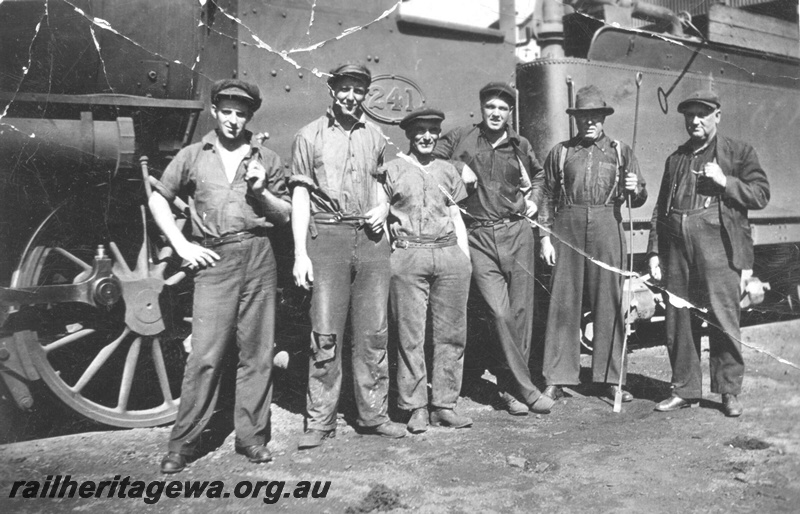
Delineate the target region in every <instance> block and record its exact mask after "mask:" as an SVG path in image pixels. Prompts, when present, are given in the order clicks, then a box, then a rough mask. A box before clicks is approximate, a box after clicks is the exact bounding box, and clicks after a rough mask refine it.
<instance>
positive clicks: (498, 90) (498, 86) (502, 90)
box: [478, 82, 517, 106]
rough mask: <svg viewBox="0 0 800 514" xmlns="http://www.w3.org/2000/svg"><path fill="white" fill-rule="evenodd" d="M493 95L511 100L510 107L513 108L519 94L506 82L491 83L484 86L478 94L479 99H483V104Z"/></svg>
mask: <svg viewBox="0 0 800 514" xmlns="http://www.w3.org/2000/svg"><path fill="white" fill-rule="evenodd" d="M491 95H499V96H504V97H506V98H507V99H508V100H509V102H508V103H509V105H512V106H513V105H514V100H516V98H517V92H516V91H515V90H514V88H512V87H511V86H509V85H508V84H506V83H505V82H489V83H488V84H486V85H485V86H483V87H482V88H481V91H480V93H478V97H479V98H480V99H481V102H483V101H484V100H485V99H486V98H487V97H489V96H491Z"/></svg>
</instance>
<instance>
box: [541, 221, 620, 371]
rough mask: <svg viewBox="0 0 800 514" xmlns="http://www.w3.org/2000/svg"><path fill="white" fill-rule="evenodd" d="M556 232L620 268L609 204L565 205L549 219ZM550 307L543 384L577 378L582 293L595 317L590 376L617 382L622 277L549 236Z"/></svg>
mask: <svg viewBox="0 0 800 514" xmlns="http://www.w3.org/2000/svg"><path fill="white" fill-rule="evenodd" d="M553 231H554V232H555V234H556V235H557V236H558V237H559V238H561V239H563V240H564V241H566V242H568V243H569V244H571V245H573V246H575V247H576V248H580V249H581V250H583V251H584V252H586V253H588V254H589V255H591V256H593V257H594V258H596V259H598V260H599V261H602V262H604V263H606V264H609V265H611V266H614V267H616V268H621V267H622V266H623V263H624V262H625V251H626V250H625V248H626V245H625V238H624V237H623V231H622V226H621V224H620V220H619V218H618V217H617V214H615V210H614V207H613V206H603V205H600V206H587V205H567V206H565V207H564V208H562V209H560V210H559V212H558V214H557V216H556V220H555V223H554V225H553ZM554 245H555V248H556V265H555V268H554V269H553V278H552V287H551V298H550V309H549V313H548V316H547V332H546V336H545V345H544V361H543V364H542V373H543V375H544V377H545V380H546V382H547V384H548V385H575V384H579V383H580V381H579V379H578V375H579V374H580V368H581V342H580V341H581V334H580V331H581V316H582V315H583V294H584V291H585V292H586V293H587V294H588V299H589V304H590V307H591V310H592V317H593V321H594V337H593V338H592V347H593V351H592V380H593V381H594V382H600V383H618V382H619V375H620V359H621V357H622V344H623V336H624V330H625V329H624V320H623V313H622V280H623V278H622V277H621V276H620V275H618V274H616V273H613V272H611V271H608V270H605V269H603V268H601V267H600V266H598V265H597V264H594V263H592V262H591V261H589V260H587V259H586V258H584V257H583V256H582V255H580V254H579V253H578V252H576V251H574V250H572V249H571V248H569V247H568V246H567V245H565V244H564V243H562V242H561V241H559V240H557V239H556V240H555V241H554Z"/></svg>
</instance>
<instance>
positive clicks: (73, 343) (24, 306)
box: [0, 0, 800, 427]
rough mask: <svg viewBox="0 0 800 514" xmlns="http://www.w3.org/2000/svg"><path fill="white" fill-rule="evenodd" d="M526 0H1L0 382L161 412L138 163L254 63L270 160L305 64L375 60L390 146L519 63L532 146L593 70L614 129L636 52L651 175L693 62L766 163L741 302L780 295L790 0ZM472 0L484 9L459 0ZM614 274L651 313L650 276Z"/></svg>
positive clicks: (177, 140)
mask: <svg viewBox="0 0 800 514" xmlns="http://www.w3.org/2000/svg"><path fill="white" fill-rule="evenodd" d="M530 3H531V2H522V1H517V2H515V1H514V0H495V1H489V2H486V1H475V2H472V1H458V2H456V1H453V2H448V1H446V0H440V1H438V2H436V1H434V2H430V1H422V0H407V1H394V0H376V1H370V2H353V1H350V0H313V1H312V0H303V1H291V0H174V1H170V2H156V1H152V0H127V1H124V2H123V1H120V0H105V1H103V2H100V1H92V0H6V1H5V2H0V29H2V30H0V52H1V53H2V56H3V59H2V60H0V70H1V71H2V73H0V184H2V192H0V194H1V195H2V201H1V202H0V204H1V205H2V207H0V209H2V211H1V214H0V216H1V217H0V240H2V241H3V248H2V252H1V254H0V286H3V287H2V289H0V376H2V378H3V381H2V383H0V389H2V388H3V387H5V392H3V396H7V397H9V398H11V399H12V400H13V403H14V404H15V405H16V406H17V407H18V408H20V409H23V410H30V409H33V408H34V406H35V405H36V404H37V402H38V398H39V395H41V394H45V393H46V394H54V395H55V396H56V397H57V398H58V400H59V401H60V402H62V403H63V404H64V405H66V406H67V408H69V409H71V410H73V411H75V412H77V413H79V414H81V415H83V416H85V417H88V418H90V419H92V420H95V421H97V422H100V423H104V424H108V425H113V426H121V427H141V426H153V425H159V424H163V423H167V422H170V421H172V420H173V419H174V416H175V413H176V410H177V405H178V402H179V401H180V399H179V398H178V395H179V392H180V383H181V377H182V371H183V363H184V361H185V358H186V351H187V350H189V349H190V347H191V343H190V342H191V323H190V322H191V294H192V286H191V277H190V276H189V275H188V272H187V270H185V269H182V268H181V267H180V264H181V263H180V262H179V260H178V259H177V258H176V257H175V256H174V255H173V252H172V251H171V249H170V248H169V247H168V246H166V245H164V242H163V240H162V239H161V237H160V234H159V232H158V230H157V229H156V227H155V226H154V225H153V223H152V222H151V220H150V219H149V217H148V215H147V212H146V211H145V209H144V207H143V205H144V203H145V184H146V182H147V178H146V176H147V174H152V175H154V176H158V174H159V173H160V172H161V170H163V168H164V167H165V166H166V164H167V163H168V162H169V159H170V158H171V157H172V156H174V155H175V153H176V152H177V151H178V150H179V149H180V148H181V147H183V146H185V145H187V144H189V143H191V142H194V141H197V140H199V139H200V138H201V137H202V136H203V135H204V134H205V133H206V132H207V131H208V130H210V128H211V126H212V125H211V122H210V118H209V116H208V115H207V103H208V91H209V89H210V85H211V83H212V82H213V81H214V80H217V79H221V78H228V77H238V78H242V79H244V80H248V81H251V82H254V83H256V84H258V85H259V87H260V88H261V91H262V95H263V97H264V98H265V101H264V105H263V107H262V108H261V109H260V110H259V112H258V113H257V114H256V116H255V118H254V119H253V121H252V122H251V124H250V127H251V128H252V129H254V131H256V132H260V133H262V134H264V137H266V138H267V141H266V144H267V146H269V147H271V148H273V149H274V150H275V151H276V152H277V153H278V154H279V155H280V157H281V158H282V160H283V161H284V163H286V165H287V166H288V163H289V156H290V150H291V141H292V138H293V135H294V134H295V133H296V132H297V130H298V129H299V128H300V127H302V126H303V125H305V124H306V123H308V122H309V121H310V120H312V119H314V118H316V117H318V116H320V115H321V114H322V113H323V112H324V111H325V109H326V107H327V106H328V105H329V103H330V97H329V94H328V90H327V87H326V81H325V79H326V71H327V70H329V69H330V68H332V67H334V66H335V65H337V64H341V63H344V62H348V61H358V62H362V63H365V64H366V65H367V66H368V67H369V68H370V69H371V71H372V74H373V77H374V81H373V84H372V86H371V88H370V91H369V94H368V97H367V99H366V100H365V103H364V106H365V109H366V112H367V115H368V116H370V117H371V118H372V119H373V120H374V121H376V122H377V123H379V124H381V126H382V128H383V130H384V133H385V134H386V136H387V141H388V147H389V149H390V155H389V156H388V157H391V156H392V155H393V154H394V153H396V152H399V151H405V150H407V149H406V148H405V147H404V145H405V143H404V142H405V138H404V136H403V133H402V131H400V129H399V128H398V127H397V124H398V123H399V121H400V119H402V117H403V116H404V115H405V114H407V113H408V112H410V111H411V110H413V109H414V108H417V107H420V106H422V105H430V106H436V107H438V108H440V109H442V110H443V111H444V112H445V114H446V117H447V119H446V121H445V129H447V128H451V127H454V126H457V125H460V124H466V123H470V122H472V123H477V122H478V121H480V110H479V105H478V100H477V91H478V90H479V89H480V87H481V86H483V85H484V84H485V83H487V82H489V81H493V80H505V81H508V82H510V83H515V84H516V86H517V88H518V90H519V93H520V94H519V105H518V106H517V110H516V119H515V122H516V123H517V124H518V127H519V130H520V132H521V133H522V134H523V135H525V136H526V137H528V139H530V140H531V142H532V143H533V145H534V148H535V150H536V153H537V155H538V156H540V158H542V159H543V157H544V156H545V155H546V153H547V151H549V149H550V148H551V147H552V146H553V145H554V144H555V143H557V142H558V141H561V140H563V139H567V138H568V137H569V135H570V131H571V130H572V128H571V126H570V121H569V118H568V117H567V116H566V114H565V112H564V111H565V109H566V108H567V107H568V106H569V103H570V101H571V97H572V95H573V92H574V91H576V90H577V88H579V87H581V86H583V85H587V84H590V83H593V84H596V85H598V86H600V87H601V88H603V90H604V91H605V92H606V95H607V97H608V99H609V102H610V103H612V104H613V105H614V107H615V109H616V114H615V115H614V117H613V120H610V123H609V125H610V128H609V132H610V134H611V135H612V136H613V137H615V138H620V139H625V140H630V131H631V130H632V127H633V120H634V98H635V94H636V87H637V86H636V82H635V77H636V75H637V73H641V75H642V77H643V80H642V83H641V91H640V92H641V100H642V101H641V108H640V109H641V112H640V115H639V127H638V130H639V134H640V137H639V139H638V141H637V145H636V148H635V151H636V153H637V156H638V158H639V161H640V164H641V167H642V171H643V173H644V174H645V178H646V180H647V182H648V184H649V186H650V187H651V189H653V190H654V189H656V188H657V187H658V184H659V182H660V175H661V172H662V166H663V161H664V159H665V157H666V156H667V154H668V153H669V152H670V151H671V150H672V149H674V148H675V147H676V146H677V145H678V144H679V143H680V142H682V137H683V136H682V134H684V132H683V128H682V121H681V118H680V117H679V116H677V115H676V114H675V107H674V106H675V105H677V102H678V99H679V98H680V97H682V96H684V95H685V94H687V93H688V92H689V91H692V90H695V89H698V88H699V87H700V86H705V85H713V87H714V88H715V89H716V90H718V91H719V92H720V93H721V95H722V96H723V98H724V99H725V100H724V102H725V105H724V110H723V113H724V114H723V116H724V122H723V128H724V130H725V131H726V133H727V134H728V135H731V136H733V137H738V138H742V139H746V140H748V141H749V142H751V143H752V144H753V145H754V146H755V148H756V150H757V151H758V152H759V157H760V159H761V163H762V165H763V166H764V168H765V169H766V170H767V173H768V175H769V178H770V181H771V183H772V190H773V199H772V202H771V203H770V206H769V207H768V208H767V209H765V210H764V211H759V212H757V213H752V214H751V217H752V220H751V222H752V224H753V227H754V228H753V230H754V238H755V241H756V245H757V246H756V251H757V256H758V257H757V265H756V269H755V270H754V274H755V276H758V277H761V278H762V279H763V280H765V281H769V282H770V284H771V289H772V290H771V291H768V292H767V295H766V301H765V302H764V303H762V304H761V305H760V306H757V307H754V308H753V309H752V310H753V311H754V312H760V313H764V314H762V316H761V317H760V318H759V320H760V321H769V320H771V319H773V318H774V317H775V316H784V315H790V314H793V313H796V311H797V310H798V305H797V304H798V292H797V287H798V284H800V269H799V268H800V257H798V246H797V244H798V242H800V208H798V207H797V202H794V201H793V198H792V193H793V191H796V190H797V186H798V183H799V182H800V177H798V170H797V163H798V162H800V155H798V152H800V147H798V145H797V144H796V142H795V141H794V139H796V136H793V134H794V133H796V131H797V129H798V128H800V127H799V126H798V125H800V112H798V109H800V102H798V100H799V99H800V98H798V79H800V67H799V66H798V64H799V63H800V60H798V55H797V51H798V36H797V6H796V4H792V3H791V2H781V1H778V2H770V3H768V4H764V3H763V2H757V1H755V2H748V1H746V0H737V1H736V2H734V4H733V5H734V6H727V7H724V6H712V7H711V8H708V7H707V6H705V7H703V8H702V10H701V11H693V10H692V9H693V8H688V7H682V4H683V3H686V2H685V1H684V0H673V1H666V0H664V1H663V2H662V3H663V5H654V4H645V3H644V2H635V1H634V2H630V1H627V0H619V1H617V2H612V1H611V0H601V1H585V2H566V3H563V2H555V0H544V1H540V2H536V6H535V8H534V9H532V10H529V12H528V11H524V9H525V6H527V5H528V4H530ZM739 4H741V5H739ZM687 5H688V4H687ZM473 8H481V9H482V10H480V11H476V12H478V14H477V15H474V16H472V17H469V16H467V14H468V12H467V11H473V10H474V9H473ZM683 9H687V11H688V12H686V13H681V11H682V10H683ZM676 13H677V14H676ZM537 44H538V47H539V48H541V57H539V56H536V47H537ZM532 55H533V57H531V56H532ZM651 202H652V200H651ZM651 212H652V203H648V204H647V205H646V206H645V207H643V208H641V209H638V210H637V211H636V212H635V215H634V218H633V220H631V221H632V223H633V225H632V226H633V236H634V249H635V251H636V253H637V257H636V262H637V264H640V263H641V260H642V257H643V252H644V250H645V244H646V239H647V230H648V228H649V217H650V213H651ZM176 216H178V217H181V216H183V213H182V212H181V211H180V209H177V210H176ZM624 225H625V227H626V228H627V227H628V220H626V222H625V223H624ZM275 240H276V241H278V242H279V244H278V245H277V254H278V260H279V267H280V268H281V269H282V270H283V273H282V274H281V279H280V280H279V282H280V283H279V287H281V288H283V289H284V293H285V294H284V296H285V297H289V296H291V295H290V294H289V292H290V291H291V286H290V284H289V281H290V280H291V277H290V275H291V273H290V270H291V257H292V249H291V243H290V242H291V237H290V236H289V235H288V233H287V232H282V231H278V232H277V233H276V234H275ZM540 268H543V266H540ZM542 282H545V283H546V278H543V279H542ZM629 287H631V288H633V289H634V290H635V291H637V299H638V301H640V305H641V306H640V308H639V309H638V313H639V314H638V316H639V317H640V318H641V323H648V322H649V320H652V319H654V318H653V313H654V312H655V309H651V308H650V305H651V303H653V302H654V301H655V300H654V298H656V296H655V293H654V292H653V290H651V289H650V288H649V287H647V286H645V285H643V284H641V283H631V284H630V285H629ZM753 296H754V297H755V296H758V295H757V294H754V295H753ZM289 303H291V302H283V303H282V306H281V307H280V308H281V309H284V310H285V312H283V313H282V314H281V315H280V316H279V319H280V321H281V324H280V326H279V327H278V332H279V336H278V338H277V344H278V345H279V346H280V345H283V347H284V348H286V349H288V350H289V352H290V353H293V354H301V353H302V351H301V350H297V348H296V347H298V346H299V347H302V346H303V342H302V341H305V339H306V338H307V331H308V328H307V327H306V326H305V325H304V324H303V321H302V313H300V314H298V313H297V309H295V308H294V307H292V306H291V305H289ZM765 306H768V307H769V308H767V307H765ZM775 312H778V314H774V313H775ZM587 319H590V315H589V316H588V317H587ZM656 319H657V318H656ZM293 341H299V343H298V344H297V345H294V344H293Z"/></svg>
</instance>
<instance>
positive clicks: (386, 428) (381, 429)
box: [361, 421, 406, 439]
mask: <svg viewBox="0 0 800 514" xmlns="http://www.w3.org/2000/svg"><path fill="white" fill-rule="evenodd" d="M361 432H362V433H364V434H368V435H379V436H381V437H388V438H389V439H400V438H401V437H405V436H406V427H404V426H403V425H401V424H400V423H395V422H394V421H387V422H385V423H381V424H380V425H375V426H372V427H362V428H361Z"/></svg>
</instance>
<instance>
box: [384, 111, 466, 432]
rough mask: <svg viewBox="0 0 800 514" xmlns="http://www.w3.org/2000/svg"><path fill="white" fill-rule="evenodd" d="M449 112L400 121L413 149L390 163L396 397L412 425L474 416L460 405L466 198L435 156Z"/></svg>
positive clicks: (417, 428)
mask: <svg viewBox="0 0 800 514" xmlns="http://www.w3.org/2000/svg"><path fill="white" fill-rule="evenodd" d="M443 119H444V113H443V112H442V111H439V110H437V109H431V108H423V109H419V110H416V111H414V112H411V113H410V114H408V115H407V116H406V117H405V118H403V120H402V121H401V122H400V128H401V129H403V130H405V132H406V137H407V138H408V140H409V144H410V148H409V153H408V155H406V154H400V156H399V157H398V158H397V159H395V160H393V161H391V162H389V163H387V164H386V166H385V167H384V170H385V174H386V177H385V180H386V182H385V187H386V192H387V194H388V196H389V203H390V205H391V208H390V213H389V218H388V221H389V232H390V233H391V235H392V246H393V248H394V250H393V252H392V282H391V289H390V299H391V302H390V303H391V306H392V318H393V321H394V326H395V327H397V332H398V336H399V354H400V358H399V359H398V363H397V388H398V392H399V399H398V403H399V406H400V408H401V409H404V410H407V411H410V412H411V418H410V419H409V421H408V424H407V428H408V431H409V432H412V433H419V432H424V431H425V430H427V428H428V419H429V417H430V422H431V424H432V425H434V426H446V427H453V428H463V427H468V426H470V425H472V420H471V419H470V418H468V417H466V416H461V415H459V414H457V413H456V412H455V410H454V409H455V407H456V402H457V401H458V395H459V392H460V391H461V378H462V373H463V370H464V347H465V346H466V344H467V297H468V294H469V278H470V273H471V271H472V266H471V265H470V257H469V245H468V243H467V230H466V228H465V227H464V221H463V220H462V219H461V212H460V211H459V208H458V205H457V202H459V201H461V200H463V199H465V198H466V197H467V192H466V188H465V187H464V183H463V182H462V181H461V177H460V176H459V173H458V171H457V170H456V169H455V167H454V166H453V165H452V164H450V163H449V162H447V161H443V160H440V159H436V158H435V157H433V149H434V148H435V147H436V141H437V140H438V139H439V135H440V134H441V131H442V120H443ZM429 307H430V310H431V319H432V321H433V327H432V328H433V330H432V332H433V370H432V373H431V409H430V413H429V412H428V373H427V371H426V369H425V351H424V347H425V322H426V319H427V313H428V308H429Z"/></svg>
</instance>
